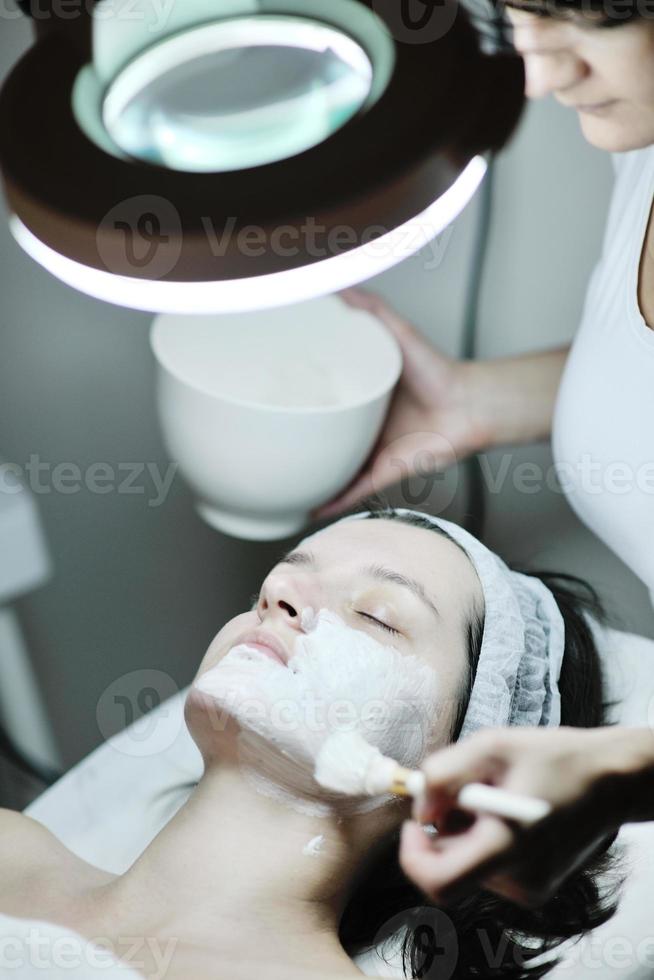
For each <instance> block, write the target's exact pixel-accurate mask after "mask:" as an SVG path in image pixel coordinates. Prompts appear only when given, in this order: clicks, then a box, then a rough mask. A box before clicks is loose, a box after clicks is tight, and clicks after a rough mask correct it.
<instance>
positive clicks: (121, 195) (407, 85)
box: [0, 0, 524, 313]
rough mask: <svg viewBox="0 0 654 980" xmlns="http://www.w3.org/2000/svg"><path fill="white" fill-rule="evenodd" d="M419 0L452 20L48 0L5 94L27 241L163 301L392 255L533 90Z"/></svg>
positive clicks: (340, 0) (135, 302) (472, 185)
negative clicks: (62, 9)
mask: <svg viewBox="0 0 654 980" xmlns="http://www.w3.org/2000/svg"><path fill="white" fill-rule="evenodd" d="M416 2H418V0H416ZM419 3H420V6H421V8H422V9H423V14H424V12H425V10H427V11H429V10H431V11H432V13H433V15H434V17H435V18H436V21H435V24H433V23H431V22H428V21H426V20H425V17H424V16H423V18H422V20H421V21H419V22H417V27H415V32H414V33H412V29H411V25H410V24H409V25H408V26H407V25H404V28H403V27H402V25H399V28H400V29H398V22H397V9H399V8H398V5H397V4H396V3H388V2H386V0H170V2H169V3H168V4H167V5H165V6H166V7H167V9H166V11H165V16H164V15H163V13H162V11H163V6H164V5H160V9H159V14H160V16H159V17H155V16H153V12H154V9H155V8H154V6H153V5H152V4H151V2H150V0H98V2H96V3H93V2H92V0H85V6H82V5H81V6H80V8H79V10H78V11H77V15H78V16H77V17H74V18H68V17H67V18H66V19H62V17H61V16H57V13H56V7H57V0H39V4H40V6H39V11H40V16H39V17H38V18H36V17H35V20H34V23H35V28H36V35H37V37H36V43H35V44H34V46H33V47H32V48H31V50H30V51H29V52H28V53H27V54H26V55H25V57H24V58H23V59H22V60H21V61H20V62H19V63H18V64H17V65H16V66H15V68H14V69H13V71H12V72H11V74H10V76H9V77H8V79H7V81H6V82H5V85H4V87H3V89H2V92H1V93H0V168H1V171H2V178H3V184H4V188H5V193H6V197H7V200H8V203H9V208H10V226H11V230H12V232H13V234H14V237H15V238H16V240H17V241H18V242H19V244H20V245H21V246H22V247H23V248H24V249H25V250H26V251H27V252H28V253H29V254H30V255H31V256H32V258H34V259H35V260H36V261H37V262H39V263H40V264H41V265H42V266H44V267H45V268H46V269H48V270H49V271H50V272H51V273H52V274H53V275H55V276H57V277H58V278H59V279H61V280H63V281H64V282H66V283H68V284H69V285H71V286H73V287H74V288H76V289H79V290H81V291H83V292H85V293H87V294H90V295H92V296H95V297H97V298H99V299H102V300H105V301H107V302H111V303H117V304H120V305H122V306H127V307H132V308H135V309H140V310H147V311H152V312H169V313H222V312H239V311H246V310H253V309H263V308H267V307H272V306H278V305H284V304H288V303H293V302H299V301H301V300H305V299H309V298H312V297H315V296H320V295H324V294H327V293H332V292H335V291H337V290H339V289H342V288H345V287H347V286H350V285H353V284H355V283H358V282H362V281H364V280H366V279H369V278H370V277H372V276H373V275H376V274H378V273H380V272H382V271H384V270H385V269H387V268H389V267H390V266H392V265H394V264H396V263H397V262H399V261H401V260H402V259H404V258H406V257H407V256H409V255H411V254H413V253H415V252H416V251H417V250H419V249H420V248H421V247H422V246H423V245H425V244H426V243H427V242H428V241H429V240H430V239H432V238H433V237H434V236H436V235H437V234H438V233H439V232H441V231H442V230H443V229H444V228H445V227H446V226H447V225H448V224H450V223H451V221H452V220H453V219H454V218H455V217H456V216H457V215H458V214H459V213H460V211H461V210H462V209H463V207H465V205H466V204H467V203H468V201H469V200H470V198H471V197H472V196H473V194H474V192H475V190H476V189H477V187H478V185H479V183H480V182H481V180H482V178H483V175H484V172H485V169H486V162H485V159H484V154H485V153H486V152H487V151H493V150H497V149H499V148H500V147H501V146H503V145H504V144H505V143H506V141H507V140H508V139H509V137H510V135H511V133H512V131H513V129H514V128H515V125H516V122H517V120H518V118H519V115H520V111H521V108H522V104H523V87H524V77H523V69H522V63H521V61H520V59H519V58H518V57H517V56H516V55H513V54H510V55H509V54H497V53H495V54H488V53H486V52H483V51H482V49H481V46H480V44H479V39H478V37H477V33H476V31H475V30H474V28H473V27H472V25H471V23H470V21H469V19H468V17H467V16H466V14H465V12H464V10H463V9H462V8H460V7H458V5H457V2H456V0H439V2H438V3H435V2H431V3H429V2H427V0H419ZM21 5H22V7H23V9H26V11H27V12H29V6H30V0H23V3H22V4H21ZM407 5H408V6H410V3H408V0H407V2H405V3H404V4H403V5H402V9H404V8H405V7H407ZM48 11H49V14H50V15H49V16H48V15H47V14H48ZM32 12H33V11H32ZM405 28H406V29H405Z"/></svg>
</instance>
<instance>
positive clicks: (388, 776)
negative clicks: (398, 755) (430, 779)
mask: <svg viewBox="0 0 654 980" xmlns="http://www.w3.org/2000/svg"><path fill="white" fill-rule="evenodd" d="M397 768H398V766H397V763H396V762H394V761H393V759H387V758H386V757H385V756H383V755H382V753H381V752H380V751H379V749H377V748H375V747H374V746H372V745H369V743H368V742H366V740H365V738H363V737H362V736H361V735H359V734H357V733H356V732H337V733H336V734H335V735H331V736H330V737H329V738H328V739H327V741H326V742H325V744H324V745H323V747H322V749H321V750H320V752H319V753H318V758H317V760H316V769H315V774H314V775H315V779H316V782H318V783H320V785H321V786H324V787H325V789H331V790H334V791H335V792H337V793H344V794H346V795H347V796H378V795H380V794H382V793H388V792H389V790H390V787H391V785H392V783H393V777H394V774H395V772H396V770H397Z"/></svg>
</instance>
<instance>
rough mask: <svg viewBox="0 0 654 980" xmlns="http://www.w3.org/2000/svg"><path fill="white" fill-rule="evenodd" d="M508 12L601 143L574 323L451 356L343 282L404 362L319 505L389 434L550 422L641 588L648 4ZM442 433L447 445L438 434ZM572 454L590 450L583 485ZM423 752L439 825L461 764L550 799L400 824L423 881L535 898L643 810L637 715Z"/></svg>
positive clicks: (492, 435) (589, 517)
mask: <svg viewBox="0 0 654 980" xmlns="http://www.w3.org/2000/svg"><path fill="white" fill-rule="evenodd" d="M591 7H592V8H594V9H591ZM507 13H508V16H509V18H510V20H511V22H512V24H513V27H514V43H515V45H516V47H517V48H518V50H519V51H520V53H521V54H522V55H523V57H524V61H525V68H526V91H527V95H528V96H529V97H531V98H539V97H542V96H545V95H548V94H550V93H552V94H553V95H554V97H555V98H556V99H557V100H558V101H559V102H560V103H561V104H562V105H564V106H566V107H568V108H569V109H570V110H571V111H573V112H576V113H577V115H578V117H579V122H580V124H581V128H582V131H583V134H584V136H585V138H586V139H587V140H588V142H589V143H591V144H592V145H593V146H596V147H599V148H601V149H603V150H606V151H608V152H610V153H613V154H614V156H613V163H614V167H615V171H616V180H615V187H614V191H613V198H612V202H611V209H610V213H609V218H608V223H607V228H606V232H605V238H604V247H603V252H602V257H601V259H600V261H599V263H598V265H597V267H596V269H595V272H594V274H593V276H592V278H591V281H590V283H589V286H588V292H587V297H586V304H585V308H584V314H583V319H582V322H581V325H580V328H579V330H578V332H577V335H576V336H575V339H574V342H573V344H572V346H571V348H566V349H560V350H552V351H548V352H545V353H538V354H533V355H527V356H522V357H515V358H505V359H501V360H495V361H487V362H476V363H460V362H456V361H453V360H451V359H449V358H448V357H446V356H444V355H443V354H442V353H440V352H439V351H437V350H435V349H434V348H433V347H432V346H431V345H430V344H429V343H428V342H427V341H426V340H425V339H424V338H423V337H422V336H421V334H420V333H419V332H418V331H417V330H416V329H415V328H414V327H413V326H412V325H411V324H410V323H408V322H407V321H406V320H404V319H403V318H402V317H401V316H399V315H398V314H397V313H396V312H394V311H393V310H392V309H390V308H389V307H388V306H387V305H385V304H384V303H383V302H382V300H380V299H379V298H378V297H376V296H373V295H370V294H367V293H362V292H360V291H357V292H353V291H350V292H349V294H348V297H347V298H348V299H349V302H351V303H353V304H355V305H359V306H363V307H365V308H367V309H369V310H371V311H372V312H373V313H375V314H376V315H377V316H378V317H379V318H380V320H382V321H383V323H384V324H385V325H386V326H387V327H388V329H389V330H391V331H392V332H393V334H394V335H395V336H396V337H397V339H398V340H399V342H400V344H401V346H402V349H403V351H404V355H405V362H406V366H405V371H404V375H403V377H402V380H401V384H400V388H399V390H398V393H397V396H396V398H395V400H394V402H393V405H392V407H391V411H390V414H389V417H388V419H387V424H386V427H385V430H384V432H383V434H382V437H381V440H380V442H379V444H378V446H377V447H376V449H375V452H374V453H373V457H372V459H371V460H370V461H369V463H368V465H367V467H366V469H365V471H364V472H363V473H362V474H361V475H360V476H359V477H358V478H357V479H356V481H355V482H354V483H353V485H352V486H351V487H350V488H349V489H348V490H347V491H346V492H345V494H343V495H342V496H341V497H340V498H339V499H338V500H336V501H334V503H332V504H330V505H329V506H328V507H327V508H325V509H323V511H321V512H320V514H321V515H324V516H327V515H328V514H334V513H337V512H339V511H341V510H344V509H346V508H347V507H349V506H350V505H351V504H353V503H354V502H355V501H357V500H358V499H359V498H361V497H363V496H365V495H367V494H368V493H371V492H372V491H373V490H374V491H379V490H380V489H381V488H382V487H383V486H384V485H390V484H391V483H393V482H395V481H396V479H397V461H398V456H401V455H402V454H401V452H400V453H398V446H401V445H402V442H403V441H404V442H405V444H406V445H407V447H408V448H407V451H406V458H405V459H404V460H403V462H404V463H405V465H406V467H407V468H408V470H409V472H410V471H411V469H412V461H413V460H415V459H416V457H417V456H424V453H422V454H421V453H420V452H419V450H428V451H430V452H431V453H432V454H435V458H436V459H437V460H438V463H437V465H442V466H443V467H445V466H447V465H449V464H450V463H452V462H453V461H454V459H462V458H464V457H465V456H467V455H469V454H470V453H474V452H479V451H484V450H488V449H491V448H494V447H497V446H500V445H503V444H512V445H515V444H519V443H528V442H532V441H535V440H539V439H543V438H546V437H549V436H550V434H551V436H552V443H553V451H554V457H555V462H556V463H557V465H558V466H559V467H561V468H562V470H561V471H562V472H564V473H565V480H564V481H563V483H564V490H565V492H566V494H567V496H568V499H569V501H570V503H571V505H572V507H573V508H574V509H575V511H576V512H577V514H578V515H579V516H580V518H581V519H582V520H583V521H584V522H585V523H586V524H587V525H588V526H589V527H590V528H592V529H593V531H594V532H595V533H596V534H597V535H598V537H600V538H601V539H603V540H604V541H605V542H606V543H607V544H608V545H609V546H610V547H611V548H612V549H613V550H614V551H615V552H616V554H618V555H619V556H620V558H622V560H623V561H624V562H625V563H626V564H627V565H628V566H629V567H630V568H631V569H632V570H633V571H634V572H635V573H636V574H637V575H638V576H639V577H640V578H641V579H642V581H643V582H644V583H645V584H646V585H647V586H648V588H649V589H650V591H651V592H652V594H653V596H654V218H653V217H652V200H653V196H654V4H649V3H647V2H643V0H631V4H630V0H567V2H565V3H563V2H560V0H559V2H558V3H557V2H556V0H519V6H518V0H516V2H515V3H514V2H511V3H510V9H508V10H507ZM571 220H574V215H571ZM563 233H565V231H564V230H563ZM430 432H431V433H434V436H433V437H430V436H429V435H424V436H421V437H420V438H421V443H420V445H417V444H416V441H415V437H414V439H412V440H409V439H404V440H403V439H402V437H406V436H409V435H410V434H411V433H423V434H424V433H430ZM443 436H444V437H445V440H444V439H443V438H442V437H443ZM397 440H399V443H398V442H397ZM445 441H446V442H447V443H449V444H450V445H451V446H452V449H453V453H452V454H447V453H444V452H443V449H442V446H443V444H444V442H445ZM390 444H394V445H393V450H392V452H389V453H388V454H386V455H385V454H384V448H385V447H386V446H389V445H390ZM432 458H434V457H432ZM584 460H585V461H586V463H587V462H588V460H590V461H591V462H592V465H593V467H594V470H593V472H594V480H593V482H592V485H591V483H590V482H589V480H588V478H587V474H586V477H584ZM616 467H617V468H618V469H617V470H616ZM373 468H374V483H373V479H372V473H373ZM616 475H617V476H619V477H620V479H621V481H622V483H621V485H620V492H616V486H615V479H616ZM625 479H628V480H629V481H630V484H629V486H630V488H629V490H628V492H625V490H624V486H625V484H624V480H625ZM426 769H427V773H428V777H429V782H430V787H431V788H430V795H429V800H428V803H427V805H426V807H425V809H424V811H423V812H422V813H421V814H418V816H420V817H421V818H423V819H424V820H427V821H430V820H433V821H434V822H436V823H437V824H438V825H439V826H440V828H441V830H444V831H446V830H447V823H448V815H451V813H452V810H453V807H454V800H455V798H456V791H457V788H458V786H460V785H461V784H462V783H464V782H466V781H469V780H470V779H476V778H482V779H488V780H489V781H492V782H497V783H498V784H502V785H506V786H509V787H510V788H512V789H514V790H516V791H518V792H525V793H534V794H537V795H539V796H543V797H545V798H547V799H548V800H549V801H550V802H551V803H552V806H553V810H554V812H553V815H552V816H551V817H549V818H547V819H546V820H544V821H542V824H541V825H537V826H536V827H534V828H532V830H530V831H529V832H518V831H517V830H516V829H515V828H512V827H510V826H509V825H508V824H506V823H503V822H501V821H499V820H495V819H493V818H481V819H478V820H477V821H476V822H475V823H474V824H473V825H472V826H471V827H470V828H469V829H468V830H467V831H465V832H464V833H462V834H461V833H460V834H455V835H451V836H450V835H447V833H443V834H441V835H439V838H438V843H437V844H435V845H434V844H432V843H430V841H429V840H428V839H427V838H426V837H425V835H424V833H423V832H422V830H421V829H420V827H419V826H418V825H417V824H413V823H411V824H408V825H407V826H406V827H405V831H404V836H403V842H402V852H401V858H402V862H403V866H404V868H405V870H406V871H407V873H408V874H409V875H411V876H412V877H413V878H414V879H415V881H416V882H417V883H418V884H419V885H420V886H421V887H422V888H423V889H424V890H425V891H426V892H427V893H429V894H430V895H432V896H433V897H434V898H436V899H445V900H446V899H447V897H448V895H453V894H454V893H455V892H456V891H457V890H460V889H462V888H463V889H465V888H466V887H470V885H471V883H473V882H475V883H480V882H481V883H482V884H484V885H485V887H488V888H491V889H494V890H496V891H497V892H499V893H501V894H504V895H506V896H508V897H511V898H513V899H514V900H516V901H518V902H522V903H525V904H539V903H540V902H542V901H544V900H545V899H546V898H547V897H549V896H550V895H552V894H553V893H554V891H555V890H556V887H557V885H558V884H559V883H560V881H561V880H562V878H564V877H566V876H567V874H569V873H570V871H571V870H572V869H573V868H574V867H575V866H576V865H577V864H579V863H580V862H581V861H582V860H583V859H584V857H585V855H586V854H587V853H588V851H589V850H591V849H592V848H593V846H594V845H595V843H596V841H597V840H599V839H600V838H601V837H602V835H603V834H605V833H606V832H607V830H610V829H613V828H617V827H618V826H620V824H622V823H624V822H626V821H630V820H654V734H653V733H652V732H650V731H649V730H638V729H616V728H613V729H610V730H608V731H606V730H602V731H590V732H584V733H580V732H577V731H574V730H572V729H565V728H564V729H560V730H558V731H554V732H549V733H548V732H539V731H534V732H520V731H513V732H508V731H507V732H505V731H489V732H486V733H483V734H481V735H479V736H473V737H472V738H471V739H470V740H468V741H465V742H462V743H461V744H460V745H456V746H453V747H452V748H450V749H448V750H446V751H445V752H443V753H439V754H438V755H436V756H433V757H432V758H431V759H430V760H429V761H428V763H427V765H426Z"/></svg>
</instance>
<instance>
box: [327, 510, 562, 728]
mask: <svg viewBox="0 0 654 980" xmlns="http://www.w3.org/2000/svg"><path fill="white" fill-rule="evenodd" d="M394 512H395V513H396V514H398V515H400V516H407V515H411V516H416V517H420V518H422V519H424V520H428V521H429V522H430V523H431V524H434V525H435V526H436V527H439V528H441V529H442V530H443V531H446V532H447V534H449V535H450V537H451V538H453V539H454V540H455V541H456V542H457V544H459V545H460V546H461V547H462V548H463V550H464V551H465V552H466V554H467V555H468V557H469V558H470V560H471V562H472V564H473V565H474V567H475V569H476V571H477V575H478V576H479V579H480V581H481V586H482V589H483V593H484V600H485V604H486V615H485V621H484V634H483V639H482V644H481V651H480V654H479V662H478V664H477V671H476V675H475V680H474V683H473V687H472V693H471V695H470V701H469V704H468V709H467V711H466V715H465V719H464V722H463V727H462V729H461V735H460V738H465V736H467V735H470V734H472V732H474V731H476V730H477V729H479V728H488V727H497V726H506V725H525V726H537V725H543V726H547V727H556V726H558V725H560V723H561V697H560V694H559V687H558V682H559V677H560V674H561V664H562V662H563V654H564V650H565V625H564V622H563V617H562V615H561V612H560V610H559V607H558V605H557V603H556V600H555V598H554V596H553V595H552V593H551V592H550V590H549V589H548V588H547V586H546V585H544V583H543V582H541V581H540V579H537V578H532V577H531V576H529V575H523V574H522V573H521V572H513V571H511V569H510V568H509V567H508V566H507V565H506V564H505V563H504V562H503V561H502V559H501V558H499V557H498V555H496V554H494V553H493V552H492V551H490V550H489V549H488V548H487V547H486V545H484V544H482V543H481V541H478V540H477V538H475V537H473V535H472V534H469V533H468V531H466V530H464V529H463V528H462V527H459V525H458V524H452V523H451V522H450V521H446V520H443V519H442V518H440V517H433V516H432V515H431V514H423V513H421V512H420V511H414V510H405V509H403V508H394ZM370 516H371V512H370V511H365V512H364V513H361V514H351V515H349V516H348V517H344V518H342V519H341V520H340V521H338V522H337V523H339V524H340V523H342V522H344V521H351V520H361V519H365V518H368V517H370ZM325 530H326V529H325Z"/></svg>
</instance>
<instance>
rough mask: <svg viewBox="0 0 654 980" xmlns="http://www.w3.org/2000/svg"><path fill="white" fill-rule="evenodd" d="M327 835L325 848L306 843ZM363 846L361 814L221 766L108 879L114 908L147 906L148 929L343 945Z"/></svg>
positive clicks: (223, 939)
mask: <svg viewBox="0 0 654 980" xmlns="http://www.w3.org/2000/svg"><path fill="white" fill-rule="evenodd" d="M319 835H322V836H323V837H324V841H322V842H320V843H321V846H320V848H319V850H318V853H313V854H312V853H305V849H306V848H307V845H308V844H309V842H310V841H312V840H313V839H314V838H316V837H317V836H319ZM357 837H358V838H359V839H356V838H357ZM364 849H365V842H364V841H363V840H362V839H360V823H359V829H357V822H356V821H352V820H347V821H338V820H337V819H336V817H333V816H329V817H317V816H313V815H307V814H303V813H298V812H296V811H295V810H293V809H291V808H290V807H287V806H285V805H283V804H281V803H279V802H278V801H277V800H272V799H269V798H267V797H265V796H262V795H260V794H259V793H257V792H256V791H255V790H254V789H253V788H252V787H251V786H250V785H249V784H248V783H246V782H245V780H244V779H243V777H242V776H241V774H240V773H239V772H238V770H236V769H233V768H230V767H229V766H225V767H220V768H219V767H216V768H214V769H212V770H210V771H209V772H208V773H206V774H205V775H204V777H203V778H202V780H201V782H200V783H199V785H198V786H197V788H196V790H195V791H194V793H193V794H192V795H191V797H190V799H189V800H188V802H187V803H186V804H185V805H184V806H183V807H182V808H181V810H180V811H179V812H178V813H177V814H176V816H175V817H173V819H172V820H171V821H170V823H169V824H168V825H167V826H166V827H165V828H164V830H163V831H162V832H161V833H160V834H159V835H158V837H157V838H155V840H154V841H153V842H152V844H151V845H150V846H149V847H148V848H147V849H146V851H145V852H144V853H143V855H142V856H141V857H140V858H139V859H138V861H137V862H136V863H135V864H134V865H133V867H132V868H131V869H130V870H129V871H128V872H127V873H126V874H125V875H123V876H122V877H121V878H118V879H117V880H116V881H115V882H114V884H113V885H112V886H110V890H111V891H112V892H113V893H114V895H113V898H114V899H115V900H113V901H111V908H112V909H114V910H115V909H127V910H129V914H130V915H131V914H132V913H133V910H134V909H135V908H140V909H147V910H148V912H147V919H146V921H145V922H143V923H142V925H143V928H144V929H146V930H148V929H149V930H151V933H147V932H146V933H145V934H155V935H156V934H158V933H160V932H161V930H163V929H165V930H166V931H167V933H168V934H169V935H170V934H172V935H177V936H180V937H184V936H192V937H194V939H193V941H196V942H202V938H201V937H204V936H206V937H207V941H208V942H209V943H210V942H213V941H218V942H219V943H220V944H221V948H224V943H225V942H227V941H228V937H233V938H234V941H235V942H237V941H239V937H240V940H241V941H242V937H243V935H244V934H247V935H249V936H250V937H251V936H252V935H255V936H256V937H257V943H259V942H260V943H262V944H265V943H271V944H274V943H276V942H277V943H280V942H281V944H282V945H283V947H284V950H285V952H286V953H287V954H288V953H289V943H292V941H293V937H296V938H297V939H298V940H299V942H300V945H301V946H302V948H304V949H306V940H307V937H308V936H311V937H312V944H313V943H315V941H316V937H322V939H324V945H325V949H326V950H327V949H329V948H330V947H332V946H333V947H334V952H335V953H336V944H335V943H334V942H333V935H334V933H335V929H336V925H337V923H338V920H339V918H340V914H341V911H342V906H343V903H344V901H345V897H346V894H347V889H348V886H349V882H350V879H351V875H352V868H353V866H356V864H357V863H358V857H359V855H360V854H361V853H362V852H363V850H364ZM309 850H310V849H309ZM115 926H116V927H119V926H120V923H119V922H116V923H115ZM253 930H254V931H253ZM224 931H225V933H224ZM339 954H340V950H339Z"/></svg>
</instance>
